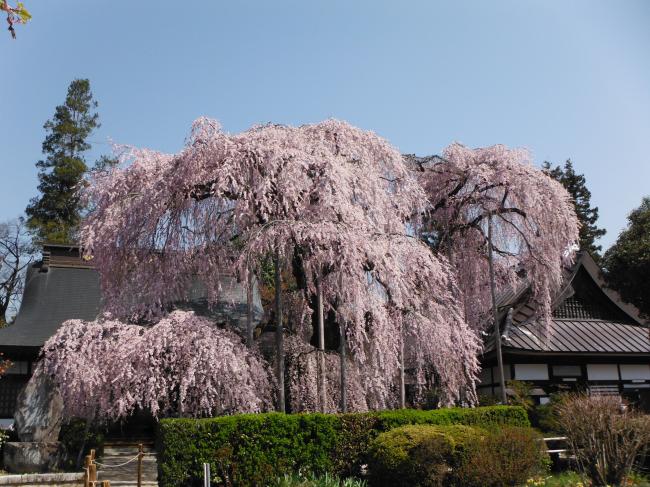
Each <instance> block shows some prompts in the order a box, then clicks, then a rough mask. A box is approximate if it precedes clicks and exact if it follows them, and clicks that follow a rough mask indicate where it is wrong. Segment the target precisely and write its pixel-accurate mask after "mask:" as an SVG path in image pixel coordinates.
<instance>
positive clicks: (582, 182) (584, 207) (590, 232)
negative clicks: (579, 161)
mask: <svg viewBox="0 0 650 487" xmlns="http://www.w3.org/2000/svg"><path fill="white" fill-rule="evenodd" d="M543 170H544V172H545V173H546V174H548V175H549V176H551V177H552V178H553V179H555V180H557V181H559V182H560V183H562V185H563V186H564V187H565V188H566V190H567V191H568V192H569V194H570V195H571V197H572V198H573V203H574V205H575V210H576V214H577V215H578V219H579V220H580V250H586V251H588V252H589V253H590V254H591V256H592V257H594V258H595V259H596V260H600V258H601V256H600V251H601V250H602V246H601V245H596V240H598V239H599V238H600V237H602V236H603V235H605V233H606V232H607V230H605V229H604V228H598V225H596V222H597V221H598V207H597V206H596V207H592V206H591V192H590V191H589V190H588V189H587V181H586V179H585V176H584V174H578V173H576V172H575V169H574V168H573V163H572V162H571V159H567V161H566V162H565V163H564V168H562V167H561V166H556V167H552V166H551V163H550V162H544V165H543Z"/></svg>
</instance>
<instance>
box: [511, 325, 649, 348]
mask: <svg viewBox="0 0 650 487" xmlns="http://www.w3.org/2000/svg"><path fill="white" fill-rule="evenodd" d="M542 330H543V328H542V327H541V326H540V325H539V323H537V322H532V323H527V324H523V325H519V326H513V327H511V328H510V330H509V333H508V337H507V338H506V339H504V340H503V345H504V347H509V348H516V349H520V350H530V351H538V352H577V353H650V336H649V334H648V332H649V330H648V328H646V327H644V326H640V325H631V324H627V323H617V322H613V321H605V320H585V319H582V320H564V319H553V320H552V321H551V324H550V327H549V330H548V334H547V336H545V334H544V332H543V331H542Z"/></svg>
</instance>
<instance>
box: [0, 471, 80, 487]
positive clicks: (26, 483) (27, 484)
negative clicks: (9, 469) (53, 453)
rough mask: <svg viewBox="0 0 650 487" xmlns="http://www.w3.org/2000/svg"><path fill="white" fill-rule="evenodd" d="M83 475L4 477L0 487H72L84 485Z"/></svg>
mask: <svg viewBox="0 0 650 487" xmlns="http://www.w3.org/2000/svg"><path fill="white" fill-rule="evenodd" d="M83 483H84V482H83V474H82V473H30V474H23V475H2V476H0V486H5V485H7V486H9V485H20V486H21V487H37V486H43V485H46V486H49V487H71V486H76V485H83Z"/></svg>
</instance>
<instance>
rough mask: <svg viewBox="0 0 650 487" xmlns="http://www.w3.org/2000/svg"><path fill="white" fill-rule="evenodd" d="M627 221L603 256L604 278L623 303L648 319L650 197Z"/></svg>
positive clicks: (649, 291)
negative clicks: (627, 303)
mask: <svg viewBox="0 0 650 487" xmlns="http://www.w3.org/2000/svg"><path fill="white" fill-rule="evenodd" d="M627 218H628V226H627V228H626V229H625V230H623V231H622V232H621V234H620V235H619V236H618V239H617V240H616V243H615V244H614V245H612V246H611V247H610V248H609V249H608V250H607V252H605V256H604V258H603V261H604V264H605V277H606V278H607V283H608V285H610V286H611V287H612V288H614V289H616V290H617V291H618V292H619V293H620V294H621V296H622V297H623V299H624V300H626V301H627V302H630V303H632V304H634V305H635V306H636V307H637V308H639V310H640V311H641V313H642V314H644V315H645V316H646V317H648V318H650V279H648V276H650V197H647V198H644V199H643V201H642V202H641V206H639V207H638V208H636V209H635V210H634V211H632V213H630V215H629V216H628V217H627Z"/></svg>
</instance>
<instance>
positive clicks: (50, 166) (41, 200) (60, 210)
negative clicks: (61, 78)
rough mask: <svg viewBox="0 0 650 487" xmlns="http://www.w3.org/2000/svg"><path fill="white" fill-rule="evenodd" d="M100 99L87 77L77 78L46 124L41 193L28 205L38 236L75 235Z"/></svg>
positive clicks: (54, 238) (60, 237)
mask: <svg viewBox="0 0 650 487" xmlns="http://www.w3.org/2000/svg"><path fill="white" fill-rule="evenodd" d="M96 108H97V102H96V101H95V100H94V99H93V95H92V92H91V91H90V82H89V81H88V80H87V79H75V80H74V81H72V83H70V86H69V87H68V94H67V96H66V99H65V103H64V104H63V105H59V106H58V107H56V110H55V112H54V117H53V118H52V119H51V120H48V121H47V122H45V125H44V126H43V127H44V128H45V130H46V131H47V135H46V137H45V141H44V142H43V153H44V154H45V155H46V156H47V157H46V159H45V160H41V161H38V162H37V163H36V167H38V168H39V173H38V179H39V185H38V190H39V191H40V193H41V194H40V196H38V197H36V198H33V199H32V200H31V201H30V203H29V205H28V206H27V209H26V213H27V217H28V219H27V225H28V227H29V228H30V230H31V231H32V232H33V234H34V238H35V240H40V241H48V242H58V243H66V242H72V241H74V239H75V232H76V228H77V225H78V223H79V220H80V213H81V209H80V205H79V196H78V194H77V189H78V187H79V185H80V183H81V182H82V181H83V176H84V174H85V173H86V171H87V170H88V167H87V166H86V161H85V159H84V157H83V154H84V153H85V152H86V151H87V150H88V149H90V144H89V143H88V142H87V138H88V136H89V135H90V134H91V133H92V131H93V130H95V129H96V128H98V127H99V126H100V124H99V121H98V120H99V115H98V114H97V113H96V111H95V109H96Z"/></svg>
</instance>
